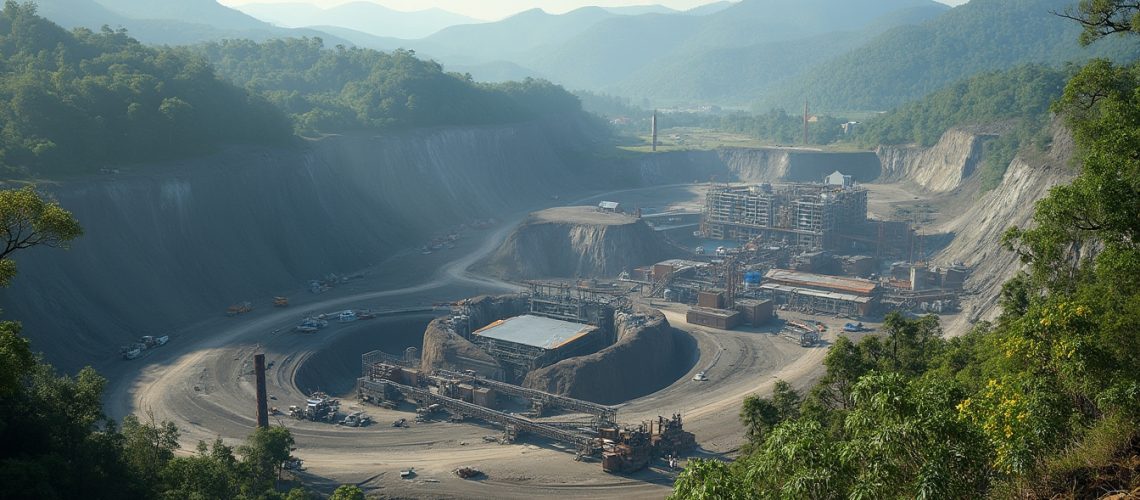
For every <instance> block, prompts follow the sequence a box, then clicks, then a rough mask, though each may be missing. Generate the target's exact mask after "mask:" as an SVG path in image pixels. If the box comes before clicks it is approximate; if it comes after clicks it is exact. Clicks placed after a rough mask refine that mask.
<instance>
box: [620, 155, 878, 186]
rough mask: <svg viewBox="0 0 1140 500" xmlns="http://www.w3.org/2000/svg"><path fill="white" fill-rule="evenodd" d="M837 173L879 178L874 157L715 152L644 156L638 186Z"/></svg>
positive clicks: (816, 176) (793, 178) (817, 178)
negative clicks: (837, 171)
mask: <svg viewBox="0 0 1140 500" xmlns="http://www.w3.org/2000/svg"><path fill="white" fill-rule="evenodd" d="M836 170H839V171H841V172H843V173H845V174H848V175H851V176H853V177H854V178H855V180H856V181H859V182H871V181H873V180H875V179H877V178H878V177H879V174H880V171H881V170H882V165H881V164H880V161H879V158H878V157H877V156H876V155H875V153H873V152H870V151H863V152H840V153H833V152H823V151H808V150H800V149H787V148H719V149H716V150H712V151H677V152H667V153H655V154H652V155H646V156H644V157H642V158H640V159H639V160H638V161H637V171H638V173H639V181H640V182H641V183H642V184H666V183H678V182H706V181H717V182H735V181H740V182H819V181H820V180H822V179H823V178H824V176H826V175H828V174H830V173H832V172H834V171H836Z"/></svg>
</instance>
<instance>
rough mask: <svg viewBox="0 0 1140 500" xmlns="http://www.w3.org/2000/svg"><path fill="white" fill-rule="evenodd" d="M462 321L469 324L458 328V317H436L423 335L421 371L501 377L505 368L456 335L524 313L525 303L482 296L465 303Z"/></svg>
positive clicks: (503, 297) (519, 298)
mask: <svg viewBox="0 0 1140 500" xmlns="http://www.w3.org/2000/svg"><path fill="white" fill-rule="evenodd" d="M465 302H466V304H467V307H466V308H465V312H466V313H467V318H463V319H462V321H465V322H466V323H467V324H466V325H455V324H453V323H452V322H453V321H456V319H455V316H451V317H447V318H437V319H436V320H434V321H432V322H431V324H429V325H428V326H427V331H426V332H424V340H423V349H422V350H421V351H420V368H422V369H423V370H424V371H425V372H431V371H432V370H436V369H439V368H444V369H448V370H453V371H463V370H475V371H476V372H478V373H479V374H480V375H482V376H484V377H496V376H498V375H501V371H502V367H501V366H499V363H498V362H497V361H495V358H492V357H491V356H490V355H489V354H487V353H486V352H484V351H483V350H482V349H480V348H479V347H477V346H476V345H475V344H473V343H471V342H470V341H469V340H467V339H465V338H463V337H461V336H459V335H458V334H457V333H456V329H457V328H463V329H471V330H476V329H479V328H482V327H483V326H485V325H489V324H491V323H493V322H495V321H498V320H500V319H505V318H509V317H511V316H517V315H519V314H522V313H523V311H525V310H526V300H525V299H523V298H521V297H519V296H514V295H505V296H500V297H489V296H485V295H484V296H480V297H475V298H471V299H467V300H466V301H465Z"/></svg>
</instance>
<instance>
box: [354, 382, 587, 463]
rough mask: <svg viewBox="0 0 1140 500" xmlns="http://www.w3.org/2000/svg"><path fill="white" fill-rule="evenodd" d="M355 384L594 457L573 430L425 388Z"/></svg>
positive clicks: (378, 394)
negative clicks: (390, 392)
mask: <svg viewBox="0 0 1140 500" xmlns="http://www.w3.org/2000/svg"><path fill="white" fill-rule="evenodd" d="M357 382H358V390H359V391H360V393H361V394H362V395H367V396H371V397H375V398H379V399H384V398H385V395H387V394H389V388H391V390H395V391H396V392H399V393H400V394H401V395H402V396H403V397H405V398H408V399H413V400H416V401H418V402H420V404H421V405H424V406H426V405H429V404H438V405H440V406H442V407H443V408H446V409H447V410H448V411H451V412H453V413H456V414H459V415H464V416H467V417H472V418H478V419H480V420H483V421H486V422H490V423H494V424H498V425H501V426H503V428H504V430H505V431H506V432H508V433H512V432H520V431H521V432H529V433H531V434H534V435H536V436H542V437H545V438H549V439H553V440H555V441H560V442H563V443H569V444H572V445H574V446H576V447H577V450H578V452H579V453H583V454H587V455H590V454H593V453H594V451H595V450H594V446H595V442H596V441H595V439H594V437H593V436H590V435H587V434H584V433H581V432H574V431H573V430H566V429H561V428H558V427H555V426H553V425H547V424H543V423H539V422H534V421H532V420H528V419H525V418H522V417H519V416H516V415H511V414H509V413H504V412H501V411H497V410H492V409H490V408H485V407H482V406H479V405H476V404H472V403H468V402H466V401H463V400H460V399H455V398H449V397H447V396H442V395H439V394H436V393H434V392H431V391H429V390H426V389H421V388H418V387H412V386H410V385H403V384H398V383H395V382H392V381H390V380H370V379H368V378H367V377H365V378H361V379H359V380H358V381H357Z"/></svg>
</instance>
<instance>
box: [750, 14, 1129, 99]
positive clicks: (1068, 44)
mask: <svg viewBox="0 0 1140 500" xmlns="http://www.w3.org/2000/svg"><path fill="white" fill-rule="evenodd" d="M1072 4H1073V2H1072V1H1070V0H972V1H971V2H969V3H967V4H964V5H961V6H958V7H955V8H954V9H952V10H950V11H949V12H947V13H945V14H943V15H942V16H939V17H938V18H935V19H933V20H931V21H929V22H927V23H924V24H922V25H917V26H903V27H899V28H896V29H894V30H891V31H888V32H886V33H884V34H882V35H880V36H878V37H876V38H875V39H874V40H872V41H870V42H869V43H867V44H866V45H863V46H861V47H859V48H857V49H855V50H853V51H851V52H849V53H847V54H844V55H842V56H839V57H837V58H835V59H834V60H832V61H830V62H827V63H825V64H821V65H819V66H817V67H815V68H813V69H811V70H810V71H807V72H806V73H804V74H803V75H802V76H800V77H799V78H796V79H793V80H791V81H789V82H787V83H786V84H785V85H784V86H783V87H782V88H781V89H780V90H778V91H777V92H774V93H773V94H772V95H770V96H769V97H767V98H765V99H762V100H761V107H764V108H766V107H770V106H780V107H787V106H795V105H797V104H798V103H803V101H804V100H805V99H806V100H809V101H811V102H812V103H813V108H815V109H824V110H883V109H889V108H892V107H894V106H897V105H899V104H902V103H904V102H907V101H909V100H912V99H916V98H919V97H921V96H924V95H926V94H929V93H931V92H934V91H936V90H938V89H941V88H942V87H944V86H946V85H948V84H950V83H951V82H954V81H957V80H959V79H961V78H963V77H964V76H969V75H973V74H976V73H979V72H983V71H993V70H1000V69H1004V68H1009V67H1011V66H1016V65H1019V64H1026V63H1042V64H1053V65H1056V64H1060V63H1062V62H1066V61H1081V60H1087V59H1089V58H1091V57H1110V58H1112V59H1114V60H1119V61H1131V60H1133V59H1135V58H1136V57H1138V56H1140V50H1138V48H1137V47H1136V45H1135V44H1130V43H1126V42H1125V41H1123V40H1103V41H1101V42H1099V43H1097V44H1094V45H1093V46H1091V47H1084V48H1082V47H1079V46H1077V45H1076V44H1075V43H1073V40H1075V39H1076V37H1077V35H1078V34H1079V33H1080V27H1079V26H1077V25H1075V24H1074V23H1072V22H1069V21H1067V20H1065V19H1063V18H1060V17H1058V16H1056V15H1054V14H1052V12H1059V11H1063V10H1064V9H1065V8H1067V7H1070V6H1071V5H1072Z"/></svg>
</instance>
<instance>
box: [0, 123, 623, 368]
mask: <svg viewBox="0 0 1140 500" xmlns="http://www.w3.org/2000/svg"><path fill="white" fill-rule="evenodd" d="M577 130H578V129H575V128H574V127H572V126H571V125H568V124H566V123H562V122H553V123H546V122H534V123H527V124H520V125H510V126H493V127H465V128H439V129H430V130H420V131H413V132H406V133H398V134H391V135H384V136H375V135H367V134H360V135H346V136H334V137H328V138H325V139H322V140H319V141H312V142H308V143H306V144H304V145H301V146H294V147H284V148H280V149H268V148H234V149H231V150H227V151H223V152H220V153H218V154H215V155H212V156H209V157H204V158H199V159H195V160H186V161H178V162H172V163H169V164H163V165H149V166H146V167H145V168H143V167H139V168H136V169H129V168H127V167H124V169H123V172H124V173H122V174H117V175H104V176H96V177H89V178H82V179H74V180H69V181H65V182H62V183H59V184H55V185H50V186H49V185H41V186H40V187H41V188H42V189H45V190H47V191H49V192H50V193H51V194H52V195H53V196H55V197H56V198H58V199H59V201H60V203H61V204H62V205H63V206H64V207H66V208H67V209H68V210H71V211H72V212H73V213H74V214H75V216H76V218H77V219H78V220H79V222H80V223H81V224H82V225H83V227H84V229H85V230H86V234H85V235H84V236H83V237H82V238H80V239H78V240H77V241H76V242H75V243H74V245H73V246H72V249H71V250H70V251H56V250H50V249H35V250H31V251H28V252H25V253H21V254H20V255H18V256H16V258H17V261H18V264H19V266H20V275H19V276H17V278H16V280H15V282H14V283H13V285H12V286H11V287H9V288H5V289H3V290H0V305H2V307H3V309H4V313H5V318H12V319H19V320H21V321H23V323H24V325H25V329H24V332H25V333H26V334H27V335H28V336H29V337H30V338H31V340H32V346H33V348H34V349H36V350H40V351H43V352H44V353H45V354H46V356H47V358H48V360H49V361H51V362H52V363H54V364H56V365H57V366H59V367H60V368H62V369H65V370H69V371H70V370H74V369H76V368H78V367H79V366H82V365H84V364H89V363H94V364H97V365H98V364H100V363H109V362H114V361H115V358H116V357H117V355H118V352H117V351H118V346H119V345H120V344H123V343H126V342H129V341H132V340H134V339H136V338H137V337H139V336H141V335H149V334H162V333H166V332H169V331H172V330H175V329H178V328H183V327H186V326H188V325H190V324H192V323H194V322H197V321H200V320H201V319H202V318H207V317H212V316H217V315H221V314H222V313H223V311H224V310H225V308H226V307H227V306H229V305H231V304H234V303H237V302H241V301H246V300H252V301H254V305H255V307H268V306H269V304H268V302H269V298H270V297H272V296H274V295H280V294H288V293H300V290H302V289H303V287H304V286H305V283H306V281H307V280H309V279H313V278H318V277H321V276H324V275H326V274H328V273H340V274H344V273H350V272H354V271H357V270H360V269H363V268H367V267H369V266H370V265H372V264H375V263H379V262H381V261H382V260H384V259H385V258H387V257H388V256H390V255H392V254H393V253H395V252H397V251H401V250H404V249H408V248H412V247H414V246H416V245H418V244H421V243H423V242H425V241H427V240H428V239H430V238H431V237H432V236H434V235H437V234H439V233H441V232H442V231H445V230H446V229H447V228H450V227H454V226H456V225H458V224H460V223H464V222H470V221H471V220H472V219H475V218H485V217H502V216H503V215H504V214H507V213H513V212H515V211H518V210H520V209H524V208H527V207H532V206H535V205H538V204H541V203H544V202H545V200H549V199H550V198H551V197H552V196H555V195H560V196H566V195H567V193H574V192H580V191H584V190H587V189H597V188H600V187H602V186H601V185H594V184H590V183H591V182H593V183H595V184H597V183H599V182H600V181H597V180H596V178H597V177H596V176H595V175H593V174H594V173H595V169H596V168H597V165H592V164H589V163H584V162H583V161H582V158H583V157H584V156H585V155H582V154H581V153H575V152H574V150H581V149H583V148H588V147H592V146H591V145H592V144H593V140H594V138H593V137H592V136H591V135H590V134H591V132H590V131H589V130H584V131H577ZM203 333H205V332H203ZM191 334H192V333H191ZM175 340H177V339H175Z"/></svg>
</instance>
